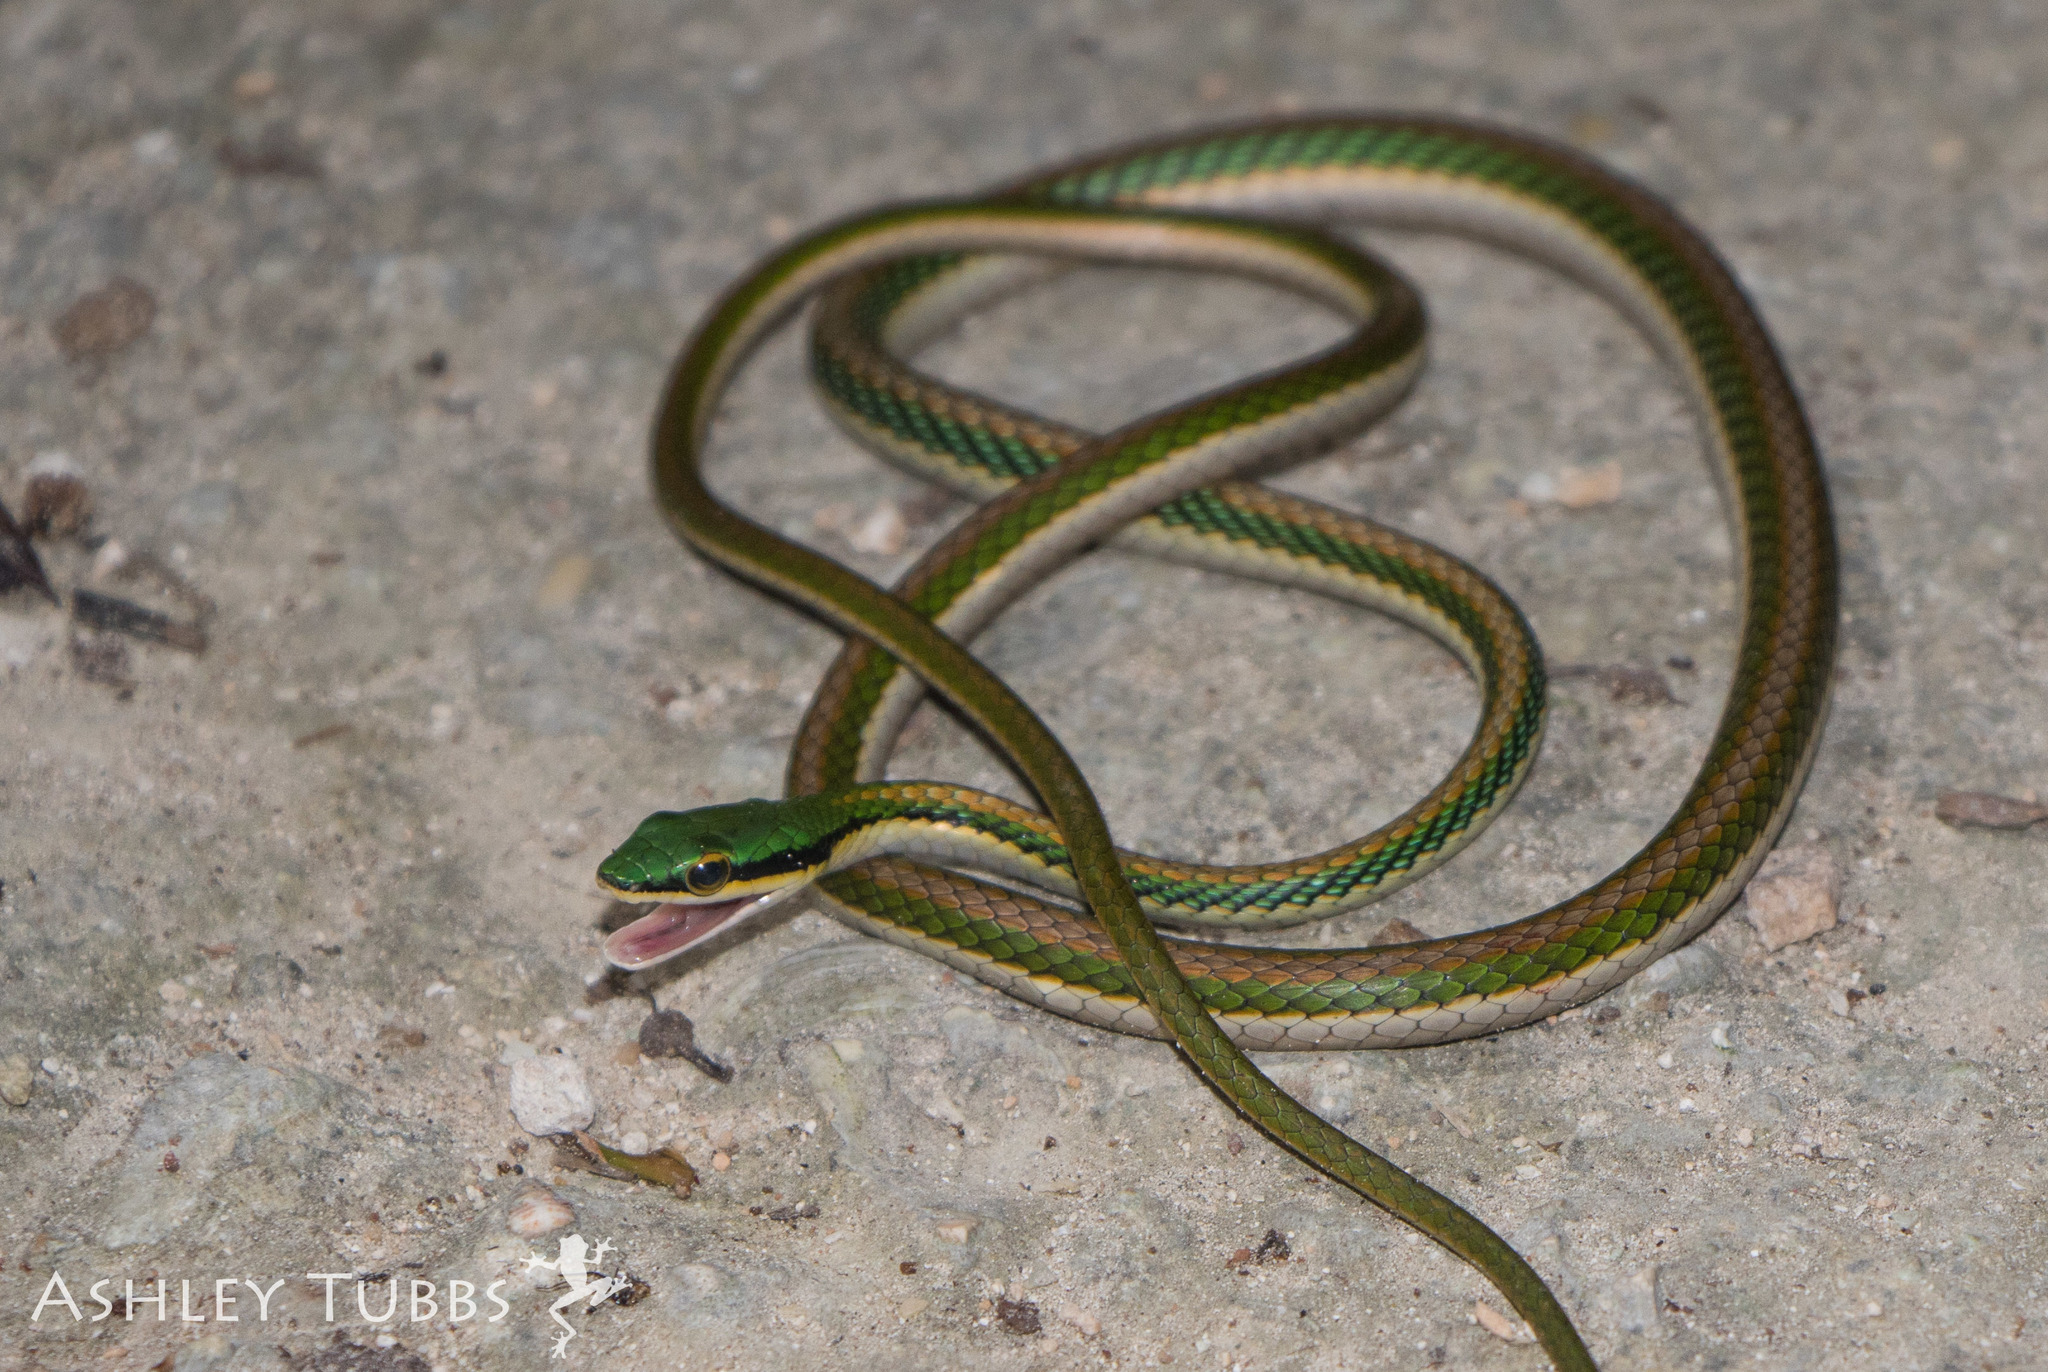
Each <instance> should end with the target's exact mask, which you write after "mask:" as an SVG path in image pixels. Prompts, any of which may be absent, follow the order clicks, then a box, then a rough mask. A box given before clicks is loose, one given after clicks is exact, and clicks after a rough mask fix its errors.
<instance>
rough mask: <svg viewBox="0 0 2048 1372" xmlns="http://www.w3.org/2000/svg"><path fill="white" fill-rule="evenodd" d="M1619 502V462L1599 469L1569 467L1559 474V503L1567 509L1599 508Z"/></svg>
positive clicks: (1610, 463)
mask: <svg viewBox="0 0 2048 1372" xmlns="http://www.w3.org/2000/svg"><path fill="white" fill-rule="evenodd" d="M1619 499H1621V464H1620V463H1619V462H1603V463H1601V464H1600V465H1599V466H1597V467H1566V468H1565V469H1564V470H1563V471H1561V472H1559V473H1558V474H1557V503H1558V504H1560V505H1562V506H1564V507H1565V508H1566V509H1567V510H1586V509H1591V508H1592V507H1593V506H1595V505H1612V504H1613V503H1614V502H1615V501H1617V500H1619Z"/></svg>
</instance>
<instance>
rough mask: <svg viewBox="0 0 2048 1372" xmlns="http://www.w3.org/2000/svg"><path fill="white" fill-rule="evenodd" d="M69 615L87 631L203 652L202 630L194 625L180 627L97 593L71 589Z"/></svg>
mask: <svg viewBox="0 0 2048 1372" xmlns="http://www.w3.org/2000/svg"><path fill="white" fill-rule="evenodd" d="M71 613H72V616H73V617H74V618H76V619H77V620H78V622H79V623H81V624H83V625H86V626H87V627H88V628H93V629H105V630H108V631H110V632H113V633H117V634H126V635H128V636H129V637H130V638H140V639H144V640H147V641H148V642H151V643H164V644H168V645H170V646H171V647H173V648H183V649H184V650H185V651H186V652H188V653H203V652H205V651H206V631H205V630H204V629H202V628H200V627H199V626H198V625H197V624H180V623H179V622H178V621H177V620H175V619H172V618H171V617H170V616H169V615H167V614H163V613H162V612H160V611H157V610H152V609H148V608H147V607H145V606H141V605H137V604H136V603H135V602H134V601H132V600H122V599H119V598H118V597H115V596H110V595H101V594H100V593H99V592H98V591H87V590H83V589H80V590H74V591H73V592H72V593H71Z"/></svg>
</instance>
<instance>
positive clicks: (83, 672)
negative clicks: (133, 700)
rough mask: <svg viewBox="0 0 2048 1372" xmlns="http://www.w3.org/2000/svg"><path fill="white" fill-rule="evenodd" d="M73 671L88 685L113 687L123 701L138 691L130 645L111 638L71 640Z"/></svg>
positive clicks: (98, 636)
mask: <svg viewBox="0 0 2048 1372" xmlns="http://www.w3.org/2000/svg"><path fill="white" fill-rule="evenodd" d="M71 667H72V670H74V671H76V672H77V673H78V674H79V675H80V676H82V677H84V678H85V679H86V680H87V681H96V682H98V683H99V684H100V685H102V686H112V687H113V688H114V689H115V690H117V691H119V692H121V694H122V696H123V698H124V699H125V698H126V697H127V696H129V695H132V694H133V693H134V691H135V678H134V676H133V675H131V672H130V664H129V661H128V645H127V644H125V643H123V642H122V641H121V640H120V639H118V638H115V637H114V636H113V635H111V634H78V635H76V636H75V637H73V638H72V640H71Z"/></svg>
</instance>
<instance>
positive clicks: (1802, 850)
mask: <svg viewBox="0 0 2048 1372" xmlns="http://www.w3.org/2000/svg"><path fill="white" fill-rule="evenodd" d="M1841 891H1842V874H1841V870H1840V868H1838V867H1837V866H1836V865H1835V858H1834V855H1833V854H1832V853H1830V852H1828V850H1827V849H1825V848H1822V847H1820V846H1819V845H1817V844H1801V845H1798V846H1796V847H1792V848H1780V849H1778V850H1777V851H1776V852H1774V853H1772V854H1771V855H1770V856H1769V857H1767V858H1765V859H1764V865H1763V867H1762V869H1761V870H1760V871H1759V872H1758V873H1757V875H1756V877H1755V878H1754V879H1753V880H1751V882H1750V883H1749V887H1748V889H1747V890H1745V891H1744V892H1743V897H1742V898H1743V906H1744V910H1745V913H1746V914H1747V915H1748V918H1749V922H1750V924H1752V925H1753V926H1755V928H1756V936H1757V942H1759V943H1761V944H1762V945H1763V946H1764V948H1765V949H1766V950H1767V951H1769V952H1776V951H1777V950H1778V949H1780V948H1783V947H1786V946H1787V945H1788V944H1793V943H1798V942H1800V941H1801V940H1804V939H1809V938H1812V937H1813V936H1814V935H1815V934H1822V933H1826V932H1827V931H1828V930H1830V929H1832V928H1834V927H1835V919H1836V914H1837V909H1838V905H1839V902H1840V899H1841Z"/></svg>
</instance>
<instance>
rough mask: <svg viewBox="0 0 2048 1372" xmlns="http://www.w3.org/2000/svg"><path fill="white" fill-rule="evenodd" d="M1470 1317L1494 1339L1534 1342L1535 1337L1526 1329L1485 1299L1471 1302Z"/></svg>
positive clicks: (1510, 1341)
mask: <svg viewBox="0 0 2048 1372" xmlns="http://www.w3.org/2000/svg"><path fill="white" fill-rule="evenodd" d="M1472 1318H1473V1319H1475V1320H1477V1321H1478V1323H1479V1327H1480V1328H1481V1329H1484V1330H1485V1331H1486V1332H1487V1333H1489V1334H1491V1335H1493V1336H1494V1337H1495V1338H1496V1339H1501V1340H1504V1341H1505V1342H1507V1343H1534V1342H1536V1340H1535V1337H1534V1336H1533V1335H1531V1334H1530V1333H1529V1331H1528V1330H1526V1329H1524V1328H1523V1327H1522V1326H1521V1324H1520V1323H1519V1322H1517V1321H1515V1320H1511V1319H1509V1318H1508V1317H1507V1316H1506V1315H1503V1314H1501V1313H1500V1311H1498V1310H1496V1309H1494V1308H1493V1307H1492V1306H1490V1305H1488V1304H1487V1303H1486V1302H1485V1301H1474V1302H1473V1303H1472Z"/></svg>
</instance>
